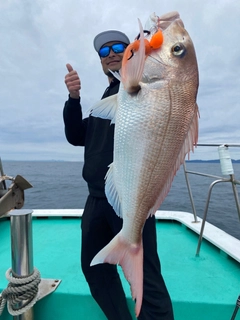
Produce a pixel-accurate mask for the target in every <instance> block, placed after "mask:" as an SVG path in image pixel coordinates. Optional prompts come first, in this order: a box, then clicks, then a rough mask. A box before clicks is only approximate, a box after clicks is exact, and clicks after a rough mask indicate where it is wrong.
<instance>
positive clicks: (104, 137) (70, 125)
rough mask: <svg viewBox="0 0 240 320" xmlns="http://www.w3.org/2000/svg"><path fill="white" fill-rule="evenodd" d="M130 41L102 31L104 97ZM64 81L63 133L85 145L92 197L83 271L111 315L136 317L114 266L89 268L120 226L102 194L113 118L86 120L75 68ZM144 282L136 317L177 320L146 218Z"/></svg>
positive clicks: (114, 319)
mask: <svg viewBox="0 0 240 320" xmlns="http://www.w3.org/2000/svg"><path fill="white" fill-rule="evenodd" d="M129 43H130V41H129V39H128V37H127V36H126V35H125V34H124V33H122V32H119V31H115V30H109V31H105V32H102V33H100V34H98V35H97V36H96V37H95V39H94V48H95V50H96V51H97V52H98V54H99V57H100V61H101V64H102V69H103V72H104V73H105V74H106V76H107V77H108V81H109V86H108V88H107V89H106V90H105V92H104V94H103V96H102V99H104V98H106V97H108V96H111V95H113V94H116V93H117V92H118V89H119V81H118V80H117V79H115V78H114V77H113V75H112V73H111V72H110V71H109V69H110V70H112V71H118V70H120V68H121V63H122V58H123V54H124V50H125V48H126V47H127V45H128V44H129ZM67 69H68V71H69V73H68V74H67V75H66V77H65V83H66V86H67V89H68V91H69V99H68V101H66V103H65V106H64V111H63V116H64V123H65V134H66V138H67V140H68V142H69V143H71V144H73V145H75V146H84V147H85V153H84V167H83V173H82V174H83V178H84V179H85V180H86V181H87V184H88V189H89V196H88V199H87V202H86V205H85V209H84V213H83V217H82V251H81V264H82V270H83V273H84V275H85V277H86V280H87V282H88V284H89V287H90V290H91V294H92V296H93V297H94V299H95V300H96V301H97V303H98V304H99V306H100V307H101V309H102V310H103V312H104V313H105V315H106V317H107V319H109V320H130V319H132V317H131V315H130V312H129V310H128V306H127V303H126V298H125V294H124V291H123V288H122V284H121V281H120V278H119V275H118V272H117V268H116V266H115V265H111V264H107V263H105V264H99V265H96V266H92V267H90V263H91V261H92V259H93V257H94V256H95V255H96V254H97V253H98V252H99V251H100V250H101V249H102V248H103V247H104V246H105V245H106V244H107V243H109V241H110V240H111V239H112V238H113V237H114V236H115V235H116V234H117V233H118V232H119V231H120V230H121V227H122V219H121V218H119V217H118V216H117V215H116V214H115V212H114V210H113V209H112V207H111V206H110V204H109V203H108V201H107V198H106V196H105V192H104V183H105V182H104V178H105V175H106V173H107V170H108V165H109V164H110V163H112V161H113V136H114V125H110V121H109V120H106V119H100V118H95V117H92V116H91V115H90V116H89V117H88V118H85V119H82V110H81V105H80V89H81V82H80V79H79V76H78V74H77V72H76V71H75V70H73V68H72V66H71V65H69V64H67ZM143 248H144V264H143V268H144V284H143V303H142V309H141V312H140V315H139V317H138V319H140V320H161V319H162V320H173V311H172V304H171V300H170V297H169V294H168V291H167V289H166V286H165V283H164V280H163V278H162V275H161V270H160V262H159V258H158V255H157V240H156V226H155V218H154V217H152V218H149V219H147V221H146V224H145V227H144V230H143Z"/></svg>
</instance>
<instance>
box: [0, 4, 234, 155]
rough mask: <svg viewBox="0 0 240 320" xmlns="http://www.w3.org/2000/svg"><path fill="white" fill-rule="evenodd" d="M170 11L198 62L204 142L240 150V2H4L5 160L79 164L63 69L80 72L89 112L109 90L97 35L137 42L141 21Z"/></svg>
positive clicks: (0, 75) (1, 104)
mask: <svg viewBox="0 0 240 320" xmlns="http://www.w3.org/2000/svg"><path fill="white" fill-rule="evenodd" d="M90 8H91V10H90ZM172 10H177V11H179V13H180V15H181V17H182V19H183V21H184V24H185V27H186V29H187V30H188V31H189V33H190V35H191V37H192V39H193V42H194V45H195V49H196V53H197V57H198V64H199V73H200V87H199V94H198V105H199V109H200V115H201V117H200V132H199V142H200V143H205V142H212V143H222V142H228V143H240V139H239V138H240V126H239V119H240V116H239V105H238V103H239V100H240V99H239V98H240V97H239V91H240V90H239V87H240V78H239V76H238V75H239V72H240V65H239V56H240V43H239V41H238V32H239V31H240V22H239V15H240V4H239V3H238V1H236V0H234V1H233V0H224V1H223V0H219V1H217V2H216V1H213V0H212V1H211V0H210V1H209V0H202V1H200V0H195V1H188V0H182V1H180V0H173V1H171V3H169V1H167V0H165V1H164V0H163V1H161V3H160V4H159V1H156V0H152V1H151V2H150V3H149V2H146V1H142V0H141V1H140V2H139V0H133V1H132V2H131V5H129V2H125V1H121V3H114V4H113V3H111V4H109V2H107V1H106V0H103V1H101V2H97V3H96V1H88V2H87V1H78V0H71V1H64V0H58V1H57V0H52V1H44V0H36V1H30V0H25V1H17V0H6V1H4V2H3V1H2V2H1V3H0V12H1V19H0V39H1V42H0V52H1V63H0V132H1V133H0V156H1V157H2V158H3V159H6V160H7V159H15V160H17V159H22V160H24V159H26V160H31V159H34V160H37V159H40V160H43V159H56V160H78V159H82V156H83V150H82V148H76V147H73V146H71V145H69V144H68V143H67V141H66V139H65V136H64V127H63V120H62V109H63V105H64V102H65V100H66V99H67V96H68V93H67V90H66V87H65V84H64V76H65V74H66V71H67V70H66V67H65V65H66V63H68V62H69V63H71V64H72V65H73V67H74V68H75V69H76V70H77V71H78V72H79V75H80V77H81V82H82V105H83V108H84V111H85V113H86V112H87V110H89V108H90V107H91V105H92V104H93V103H95V102H96V101H97V100H98V99H99V98H100V97H101V95H102V92H103V91H104V90H105V87H106V86H107V79H106V77H105V75H103V73H102V70H101V66H100V63H99V58H98V56H97V54H96V52H94V49H93V46H92V41H93V38H94V36H95V35H96V34H97V33H99V32H101V31H104V30H107V29H121V30H122V31H123V32H125V33H127V34H128V35H129V37H130V39H131V40H133V39H134V37H135V36H136V34H137V33H138V22H137V18H140V20H141V21H142V23H143V24H144V23H145V20H146V19H147V17H148V16H149V15H150V14H151V13H152V12H156V13H157V14H158V15H161V14H164V13H166V12H168V11H172ZM214 152H215V151H214ZM195 157H203V158H209V157H215V155H214V153H213V154H210V153H209V154H207V153H206V152H204V153H200V154H199V151H197V152H196V153H195V154H194V155H193V156H191V158H195ZM239 158H240V155H239Z"/></svg>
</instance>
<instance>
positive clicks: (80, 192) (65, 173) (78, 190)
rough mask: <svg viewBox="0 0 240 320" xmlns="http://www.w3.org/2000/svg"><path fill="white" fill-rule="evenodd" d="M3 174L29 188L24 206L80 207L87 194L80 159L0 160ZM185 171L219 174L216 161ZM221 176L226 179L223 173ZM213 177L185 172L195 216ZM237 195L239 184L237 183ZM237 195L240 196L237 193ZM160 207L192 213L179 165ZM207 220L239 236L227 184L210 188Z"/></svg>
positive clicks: (238, 169) (239, 174) (237, 168)
mask: <svg viewBox="0 0 240 320" xmlns="http://www.w3.org/2000/svg"><path fill="white" fill-rule="evenodd" d="M2 163H3V169H4V173H5V174H7V175H9V176H12V177H15V176H16V175H17V174H19V175H22V176H23V177H24V178H25V179H26V180H28V181H29V182H30V183H31V184H32V185H33V188H31V189H27V190H26V191H25V205H24V208H29V209H78V208H83V207H84V204H85V201H86V198H87V195H88V190H87V185H86V182H85V181H84V180H83V179H82V177H81V172H82V165H83V163H82V162H61V161H60V162H58V161H2ZM233 168H234V175H235V178H236V179H237V180H240V163H233ZM187 170H188V171H197V172H201V173H207V174H212V175H217V176H222V174H221V168H220V164H219V163H209V162H202V163H196V162H187ZM225 178H228V177H227V176H225ZM214 180H216V179H214V178H209V177H202V176H199V175H193V174H189V181H190V184H191V189H192V194H193V198H194V204H195V208H196V212H197V215H198V216H199V217H203V213H204V209H205V205H206V200H207V195H208V189H209V185H210V184H211V183H212V182H213V181H214ZM237 190H238V194H240V192H239V191H240V186H239V185H238V186H237ZM239 197H240V196H239ZM160 209H162V210H176V211H187V212H192V207H191V202H190V198H189V195H188V189H187V185H186V180H185V175H184V171H183V168H180V170H179V171H178V172H177V175H176V177H175V179H174V181H173V184H172V187H171V190H170V192H169V194H168V196H167V197H166V198H165V200H164V202H163V204H162V205H161V208H160ZM207 221H209V222H210V223H212V224H214V225H216V226H217V227H219V228H221V229H223V230H224V231H226V232H228V233H229V234H231V235H233V236H235V237H236V238H238V239H240V221H239V217H238V212H237V208H236V203H235V199H234V195H233V190H232V185H231V183H228V182H227V183H219V184H217V185H215V186H214V187H213V190H212V195H211V200H210V204H209V209H208V215H207Z"/></svg>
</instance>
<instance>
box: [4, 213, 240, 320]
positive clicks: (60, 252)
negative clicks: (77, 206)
mask: <svg viewBox="0 0 240 320" xmlns="http://www.w3.org/2000/svg"><path fill="white" fill-rule="evenodd" d="M80 222H81V221H80V219H79V218H71V219H63V218H48V219H36V218H34V219H33V249H34V265H35V267H37V268H38V269H39V271H40V272H41V276H42V278H51V279H61V280H62V282H61V284H60V286H59V287H58V288H57V290H56V291H55V292H54V293H52V294H51V295H49V296H47V297H45V298H43V299H42V300H40V301H39V302H38V303H37V304H36V305H35V307H34V308H35V309H34V310H35V311H34V314H35V317H34V319H35V320H42V319H44V320H55V319H56V320H69V319H76V320H77V319H84V320H88V319H89V320H104V319H106V318H105V317H104V315H103V313H102V311H101V310H100V309H99V307H98V306H97V304H96V303H95V302H94V300H93V299H92V297H91V295H90V292H89V289H88V286H87V285H86V282H85V279H84V277H83V274H82V272H81V269H80ZM157 233H158V251H159V256H160V259H161V264H162V273H163V276H164V278H165V281H166V284H167V287H168V290H169V293H170V295H171V298H172V301H173V307H174V313H175V320H183V319H184V320H186V319H188V320H215V319H217V320H227V319H229V320H230V319H231V315H232V313H233V310H234V307H235V303H236V300H237V298H238V295H239V294H240V264H238V263H236V262H235V261H233V260H232V259H231V258H229V257H227V256H226V255H225V254H224V253H222V252H221V251H219V250H217V249H216V248H214V247H213V246H212V245H210V244H208V243H207V242H203V245H202V248H201V253H200V257H198V258H197V257H195V251H196V246H197V241H198V237H197V235H196V234H194V233H193V232H192V231H191V230H189V229H187V228H186V227H185V226H183V225H182V224H180V223H176V222H174V221H169V220H167V221H165V220H162V221H159V222H158V223H157ZM0 239H1V250H0V292H1V291H2V290H3V289H4V288H5V287H6V286H7V280H6V279H5V272H6V270H7V269H8V268H9V267H10V266H11V251H10V222H9V220H7V219H2V220H0ZM119 272H120V273H121V277H122V279H123V283H124V288H125V291H126V295H127V297H128V299H129V306H130V308H131V310H132V314H134V305H133V302H132V301H131V297H130V290H129V285H128V283H127V282H126V280H125V279H124V277H123V275H122V272H121V269H120V268H119ZM0 319H4V320H9V319H12V317H11V316H9V315H8V314H7V311H6V309H5V311H4V313H3V315H2V317H1V318H0ZM133 319H134V317H133ZM239 319H240V310H239V312H238V315H237V317H236V320H239Z"/></svg>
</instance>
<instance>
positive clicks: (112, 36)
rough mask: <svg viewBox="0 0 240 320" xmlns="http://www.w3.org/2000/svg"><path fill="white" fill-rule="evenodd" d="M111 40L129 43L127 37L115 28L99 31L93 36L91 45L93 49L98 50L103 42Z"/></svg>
mask: <svg viewBox="0 0 240 320" xmlns="http://www.w3.org/2000/svg"><path fill="white" fill-rule="evenodd" d="M111 41H119V42H122V43H126V44H129V43H130V41H129V39H128V37H127V36H126V35H125V34H124V33H122V32H120V31H117V30H108V31H104V32H101V33H99V34H98V35H97V36H96V37H95V38H94V40H93V45H94V48H95V50H96V51H97V52H99V50H100V49H101V47H102V46H103V45H104V44H105V43H107V42H111Z"/></svg>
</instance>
